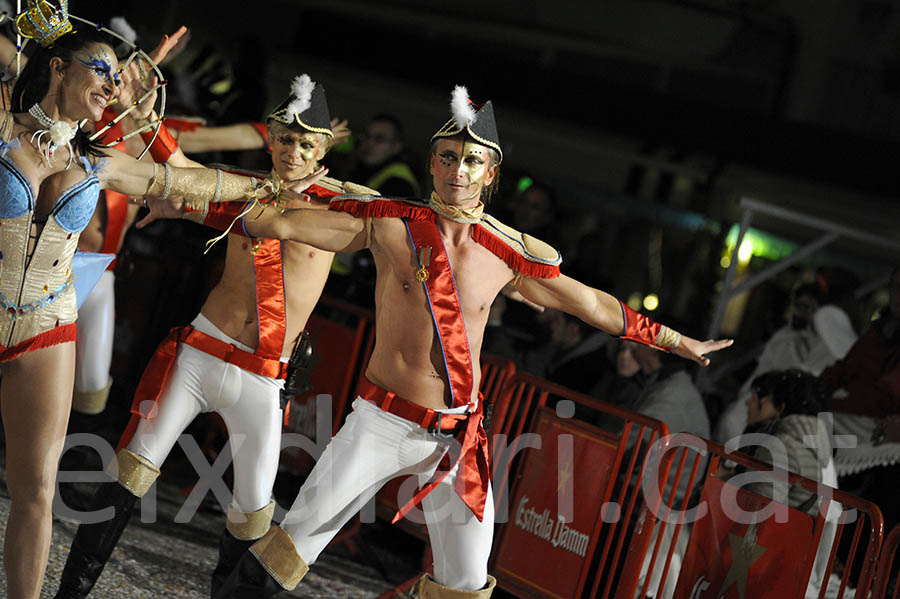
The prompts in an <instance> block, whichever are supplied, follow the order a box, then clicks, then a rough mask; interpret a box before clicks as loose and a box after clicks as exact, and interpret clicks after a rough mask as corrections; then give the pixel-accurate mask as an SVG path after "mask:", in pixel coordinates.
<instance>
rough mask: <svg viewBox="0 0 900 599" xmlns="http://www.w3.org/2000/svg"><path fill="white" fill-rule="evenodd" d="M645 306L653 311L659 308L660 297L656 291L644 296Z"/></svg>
mask: <svg viewBox="0 0 900 599" xmlns="http://www.w3.org/2000/svg"><path fill="white" fill-rule="evenodd" d="M644 307H645V308H646V309H648V310H650V311H651V312H652V311H653V310H656V309H657V308H659V297H657V296H656V294H655V293H651V294H649V295H648V296H647V297H645V298H644Z"/></svg>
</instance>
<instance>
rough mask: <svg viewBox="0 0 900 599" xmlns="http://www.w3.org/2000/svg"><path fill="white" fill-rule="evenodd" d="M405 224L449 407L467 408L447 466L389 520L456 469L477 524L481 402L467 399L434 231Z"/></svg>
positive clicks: (446, 270) (458, 311) (482, 467)
mask: <svg viewBox="0 0 900 599" xmlns="http://www.w3.org/2000/svg"><path fill="white" fill-rule="evenodd" d="M405 222H406V228H407V231H408V232H409V238H410V240H411V241H412V244H413V250H414V251H415V252H416V255H423V254H424V255H430V259H428V263H427V264H425V263H423V264H421V265H420V266H422V267H423V268H424V269H425V270H426V271H427V277H425V280H424V281H423V285H424V286H425V294H426V295H427V296H428V303H429V307H430V309H431V314H432V317H433V319H434V327H435V330H436V332H437V335H438V339H439V340H440V344H441V352H442V353H443V356H444V364H445V366H446V368H447V378H448V380H449V383H450V395H451V397H452V404H451V406H452V407H454V408H455V407H461V406H469V409H470V412H469V418H468V422H467V423H466V428H465V429H464V431H462V432H461V433H460V434H459V435H458V436H457V441H458V442H459V444H460V446H461V449H460V451H459V455H458V456H456V459H455V460H453V464H452V465H450V466H449V468H447V469H442V471H441V472H440V473H436V474H435V476H434V477H432V479H431V480H430V481H429V482H428V484H426V485H425V486H424V487H422V489H421V490H420V491H419V492H418V493H416V495H415V496H414V497H413V498H412V500H411V501H410V502H409V503H407V504H406V505H405V506H403V507H402V508H400V510H399V511H398V512H397V514H396V515H395V516H394V522H396V521H397V520H399V519H400V518H402V517H403V516H405V515H406V514H407V513H409V511H410V510H411V509H413V508H414V507H415V506H416V505H418V504H419V503H421V501H422V499H423V498H424V497H425V496H426V495H428V494H429V493H430V492H431V491H432V490H433V489H434V488H435V487H436V486H437V485H438V484H440V482H441V481H442V480H443V479H444V478H445V477H446V476H447V475H448V474H449V473H450V471H451V470H453V469H454V468H455V467H457V466H459V471H458V472H457V475H456V482H455V484H454V488H455V490H456V493H457V494H458V495H459V496H460V498H461V499H462V500H463V501H464V502H465V504H466V505H467V506H469V509H470V510H472V513H473V514H475V517H476V518H478V520H479V521H481V520H482V519H483V518H484V505H485V501H486V500H487V491H488V484H489V481H490V465H489V464H490V462H489V460H488V446H487V434H486V433H485V430H484V426H482V420H483V419H484V409H483V406H482V403H483V402H481V401H478V402H477V405H475V404H473V402H472V401H471V397H472V388H473V384H474V381H473V370H472V352H471V351H470V349H469V337H468V335H467V334H466V323H465V320H464V318H463V311H462V306H461V305H460V302H459V295H458V294H457V290H456V282H455V281H454V279H453V268H452V267H451V265H450V259H449V257H448V256H447V251H446V249H445V248H444V241H443V239H442V238H441V234H440V231H439V230H438V228H437V224H436V223H435V222H434V221H433V220H420V221H405ZM423 262H424V261H423ZM442 465H443V464H442Z"/></svg>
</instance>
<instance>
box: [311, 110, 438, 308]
mask: <svg viewBox="0 0 900 599" xmlns="http://www.w3.org/2000/svg"><path fill="white" fill-rule="evenodd" d="M359 138H360V141H359V144H358V145H357V146H356V148H355V149H354V152H353V154H352V155H351V156H349V158H348V159H347V160H344V161H343V162H341V161H338V162H337V163H335V164H333V167H334V169H335V172H337V173H344V174H345V176H344V178H345V179H346V180H348V181H354V182H356V183H361V184H363V185H365V186H366V187H369V188H371V189H377V190H378V191H379V192H381V194H382V195H385V196H394V197H401V198H413V197H421V195H422V194H421V187H420V185H419V181H418V179H417V177H416V175H415V172H414V171H413V169H412V168H411V167H410V161H409V160H408V159H407V156H406V154H407V150H406V144H405V142H404V139H403V125H402V124H401V123H400V120H399V119H397V117H395V116H393V115H390V114H378V115H375V116H374V117H372V119H371V120H370V121H369V124H368V125H367V126H366V129H365V131H364V132H363V133H361V134H360V136H359ZM342 164H343V168H342ZM331 272H332V275H336V276H332V277H331V278H330V279H329V281H328V285H327V286H326V288H325V292H326V295H337V296H340V297H343V298H344V299H346V300H348V301H350V302H352V303H354V304H357V305H360V306H365V307H368V308H373V307H374V304H373V299H372V298H374V297H375V295H374V294H375V262H374V261H373V260H372V256H371V255H370V254H369V252H356V253H352V254H351V253H342V252H339V253H337V254H335V257H334V262H333V263H332V265H331Z"/></svg>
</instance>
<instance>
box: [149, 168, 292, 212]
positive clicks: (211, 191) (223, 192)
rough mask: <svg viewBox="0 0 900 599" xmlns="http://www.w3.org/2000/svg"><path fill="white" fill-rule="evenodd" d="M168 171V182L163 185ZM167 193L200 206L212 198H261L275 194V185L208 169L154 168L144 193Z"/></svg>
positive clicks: (152, 194) (224, 199)
mask: <svg viewBox="0 0 900 599" xmlns="http://www.w3.org/2000/svg"><path fill="white" fill-rule="evenodd" d="M166 171H169V173H170V175H169V185H168V186H167V185H166ZM167 187H168V195H169V196H172V195H175V196H180V197H182V198H184V201H185V203H186V204H188V205H191V206H195V205H196V206H199V205H201V204H203V203H208V202H210V201H212V200H214V199H215V200H218V201H222V202H232V201H242V200H254V199H262V198H265V197H269V196H272V195H276V193H277V189H276V187H277V186H276V184H275V183H274V182H272V181H271V180H269V179H266V180H261V179H256V178H253V177H244V176H241V175H235V174H232V173H226V172H222V171H219V170H216V169H208V168H172V167H169V168H168V169H167V168H162V169H160V168H157V169H155V172H154V174H153V179H152V181H151V183H150V187H149V188H148V189H147V195H151V196H155V197H158V198H161V197H163V196H164V194H165V193H166V188H167Z"/></svg>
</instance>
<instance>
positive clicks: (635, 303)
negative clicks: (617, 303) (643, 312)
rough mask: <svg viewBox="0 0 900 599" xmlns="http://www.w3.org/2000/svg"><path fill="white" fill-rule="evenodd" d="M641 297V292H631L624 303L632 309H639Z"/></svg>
mask: <svg viewBox="0 0 900 599" xmlns="http://www.w3.org/2000/svg"><path fill="white" fill-rule="evenodd" d="M643 297H644V296H643V294H641V293H638V292H637V291H635V292H634V293H632V294H631V295H629V296H628V300H627V301H626V302H625V303H626V304H628V307H629V308H631V309H632V310H640V309H641V302H642V300H643Z"/></svg>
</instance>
